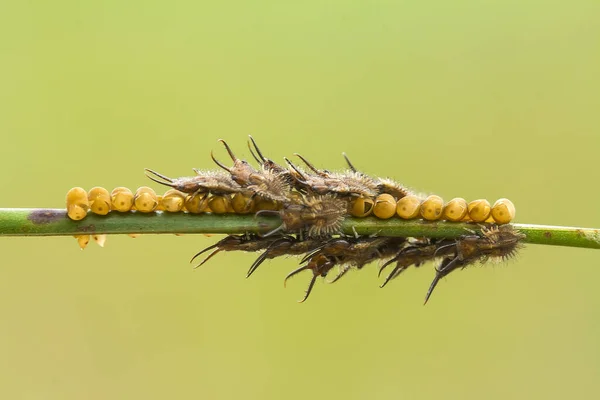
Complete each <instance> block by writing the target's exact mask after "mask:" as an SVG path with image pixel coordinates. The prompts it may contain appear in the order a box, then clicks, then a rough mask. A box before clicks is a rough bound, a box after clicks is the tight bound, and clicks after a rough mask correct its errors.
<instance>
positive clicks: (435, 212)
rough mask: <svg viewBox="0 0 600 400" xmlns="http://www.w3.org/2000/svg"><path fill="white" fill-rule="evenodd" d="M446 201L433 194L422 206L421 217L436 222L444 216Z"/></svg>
mask: <svg viewBox="0 0 600 400" xmlns="http://www.w3.org/2000/svg"><path fill="white" fill-rule="evenodd" d="M443 208H444V200H443V199H442V198H441V197H440V196H436V195H435V194H432V195H430V196H427V198H426V199H425V200H424V201H423V203H422V204H421V216H422V217H423V218H424V219H426V220H428V221H435V220H438V219H440V217H441V216H442V209H443Z"/></svg>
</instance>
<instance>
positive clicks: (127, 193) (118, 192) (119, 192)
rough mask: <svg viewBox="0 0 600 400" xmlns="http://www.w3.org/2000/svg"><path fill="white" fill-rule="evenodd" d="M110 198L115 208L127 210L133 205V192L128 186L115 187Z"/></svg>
mask: <svg viewBox="0 0 600 400" xmlns="http://www.w3.org/2000/svg"><path fill="white" fill-rule="evenodd" d="M110 198H111V204H112V209H113V210H116V211H120V212H127V211H130V210H131V208H132V207H133V193H132V192H131V190H129V189H127V188H126V187H122V186H121V187H117V188H115V189H113V191H112V192H111V194H110Z"/></svg>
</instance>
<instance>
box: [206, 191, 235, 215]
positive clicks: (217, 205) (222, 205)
mask: <svg viewBox="0 0 600 400" xmlns="http://www.w3.org/2000/svg"><path fill="white" fill-rule="evenodd" d="M230 203H231V199H230V198H229V197H228V196H215V195H213V196H211V197H210V199H209V200H208V206H209V207H210V209H211V211H212V212H213V213H215V214H225V213H226V212H227V210H228V208H229V207H230Z"/></svg>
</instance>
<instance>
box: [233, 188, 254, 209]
mask: <svg viewBox="0 0 600 400" xmlns="http://www.w3.org/2000/svg"><path fill="white" fill-rule="evenodd" d="M231 207H232V208H233V212H234V213H236V214H248V213H249V212H250V211H252V209H253V208H254V197H252V196H248V195H246V194H243V193H236V194H234V195H233V198H232V199H231Z"/></svg>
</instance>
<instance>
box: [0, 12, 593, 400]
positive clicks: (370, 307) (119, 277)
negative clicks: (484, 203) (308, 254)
mask: <svg viewBox="0 0 600 400" xmlns="http://www.w3.org/2000/svg"><path fill="white" fill-rule="evenodd" d="M599 18H600V3H598V1H596V0H589V1H583V0H577V1H572V2H560V1H512V0H509V1H506V0H505V1H474V0H473V1H452V2H449V1H439V0H438V1H429V2H417V1H375V2H349V1H337V2H323V1H305V2H282V1H254V2H244V1H232V2H195V1H188V2H185V1H174V2H155V1H129V2H123V1H104V2H79V1H61V0H57V1H52V2H46V1H30V2H22V1H17V0H5V1H3V2H1V3H0V135H1V137H2V141H1V142H0V170H1V171H2V174H1V175H0V185H1V186H0V187H1V189H0V190H1V193H2V197H1V199H0V207H62V206H64V203H63V202H64V195H65V193H66V191H67V190H68V189H69V188H70V187H72V186H83V187H85V188H88V189H89V188H91V187H92V186H96V185H100V186H105V187H107V188H112V187H115V186H121V185H122V186H128V187H131V188H135V187H137V186H140V185H146V184H149V183H150V182H149V181H148V180H147V179H146V178H145V177H144V175H143V168H144V167H150V168H154V169H156V170H159V171H161V172H164V173H165V174H168V175H174V176H178V175H186V174H190V173H191V168H192V167H196V168H200V169H211V168H214V165H213V163H212V161H210V157H209V154H210V151H211V150H213V149H214V150H215V151H216V152H217V153H216V154H217V155H218V156H219V157H220V158H221V159H225V158H226V156H225V153H224V150H223V149H222V148H221V147H220V145H219V144H218V143H217V139H218V138H224V139H226V140H228V142H230V143H231V145H232V146H233V148H234V150H236V151H237V152H238V153H240V155H244V156H245V157H248V156H249V154H248V151H247V149H246V147H245V146H246V138H247V135H248V134H253V135H254V137H255V138H256V139H257V141H258V142H259V144H260V145H261V146H262V148H263V150H264V151H265V152H266V153H267V154H268V155H269V156H271V157H272V158H274V159H276V160H281V157H283V156H284V155H286V156H291V155H292V154H293V153H294V152H299V153H301V154H303V155H306V156H307V157H309V159H311V160H312V161H313V162H314V163H315V164H316V165H318V166H326V167H327V168H330V169H335V168H343V167H344V162H343V159H342V157H341V152H342V151H345V152H347V153H348V155H349V156H350V157H351V159H352V161H353V162H354V163H355V165H356V166H357V167H358V168H360V169H362V170H364V171H366V172H368V173H372V174H374V175H381V176H389V177H392V178H395V179H397V180H399V181H401V182H403V183H404V184H406V185H408V186H410V187H412V188H415V189H416V190H419V191H421V192H423V193H436V194H439V195H441V196H443V197H444V198H446V199H450V198H452V197H455V196H461V197H465V198H467V199H475V198H481V197H485V198H488V199H490V200H492V201H493V200H495V199H497V198H499V197H508V198H510V199H512V200H513V201H514V202H515V204H516V206H517V221H518V222H527V223H542V224H563V225H581V226H594V227H600V212H598V197H599V195H600V189H599V185H598V177H599V173H598V161H597V157H598V151H599V146H600V118H599V115H600V114H599V113H598V110H599V108H600V75H599V71H600V52H599V49H600V24H598V20H599ZM153 186H154V187H155V188H157V185H153ZM216 239H217V238H216V237H211V238H207V237H204V236H183V237H176V236H146V237H140V238H137V239H135V240H134V239H130V238H128V237H120V236H117V237H110V238H109V240H108V242H107V245H106V247H105V248H104V249H101V248H99V247H98V246H95V245H94V244H93V243H91V244H90V246H89V247H88V248H87V249H86V250H85V251H80V250H79V249H78V247H77V243H76V241H75V240H74V239H72V238H67V237H62V238H0V256H1V258H0V259H1V264H0V396H1V397H2V398H7V399H8V398H22V399H42V398H43V399H84V398H85V399H119V398H123V399H125V398H127V399H132V398H145V399H150V398H157V399H158V398H163V399H164V398H247V399H254V398H257V399H258V398H261V399H271V398H272V399H275V398H284V399H308V398H326V397H327V398H338V397H339V398H345V399H365V398H381V399H386V398H407V399H420V398H423V399H434V398H435V399H439V398H462V399H481V398H486V399H505V398H543V399H552V398H555V399H562V398H594V397H598V396H600V382H599V381H598V375H599V374H600V347H599V346H598V336H599V334H600V292H599V291H598V281H599V279H600V252H598V251H594V250H584V249H568V248H550V247H541V246H528V247H527V248H525V249H524V250H523V251H522V252H521V254H520V255H519V256H518V257H517V258H516V259H515V260H513V261H511V262H509V263H507V264H501V265H486V266H485V267H481V268H480V267H473V268H470V269H468V270H465V271H463V272H457V273H456V274H452V275H451V276H450V277H448V278H447V279H444V280H443V281H442V282H441V283H440V285H439V286H438V289H437V290H436V292H435V294H434V296H433V297H432V301H430V303H429V304H428V305H427V306H426V307H423V306H422V300H423V296H424V294H425V291H426V289H427V286H428V285H429V282H430V280H431V279H432V277H433V270H432V268H433V266H432V265H426V266H424V267H422V268H419V269H412V270H410V271H408V272H406V273H405V274H403V276H401V278H399V279H397V280H395V281H394V282H392V283H391V284H390V285H388V286H387V287H386V288H385V289H379V288H378V284H379V283H380V282H381V280H378V279H377V277H376V271H377V268H376V266H375V265H372V266H369V267H367V268H365V269H364V270H362V271H359V272H355V273H352V274H349V275H348V276H347V277H345V278H344V279H343V280H342V281H340V282H339V283H336V284H335V285H325V284H324V283H323V282H322V281H319V282H318V283H317V285H316V287H315V290H314V292H313V294H312V295H311V298H310V299H309V300H308V301H307V303H305V304H302V305H299V304H296V300H297V299H299V298H300V297H301V296H302V291H303V290H304V288H305V285H306V283H307V280H308V277H309V276H308V275H309V274H307V275H304V276H302V275H301V276H300V277H298V278H295V279H294V280H292V281H291V282H289V284H288V288H287V289H285V290H284V289H283V286H282V280H283V277H284V276H285V274H286V273H287V272H288V271H290V270H292V269H293V268H295V266H296V265H297V260H296V259H281V260H276V261H271V262H268V263H266V264H265V265H263V266H262V267H261V268H260V269H259V270H258V271H257V273H255V274H254V275H253V276H252V278H251V279H248V280H246V279H244V276H245V272H246V270H247V268H248V267H249V265H250V264H251V262H252V261H253V260H254V255H252V254H222V255H218V256H217V257H215V258H214V259H213V260H211V261H210V262H209V263H207V264H206V265H205V266H203V267H202V268H200V269H198V270H195V271H194V270H192V268H191V267H190V265H189V264H188V260H189V258H190V257H191V256H192V255H193V254H194V253H195V252H196V251H198V250H199V249H201V248H203V247H205V246H207V245H209V244H211V243H213V242H214V241H215V240H216Z"/></svg>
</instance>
